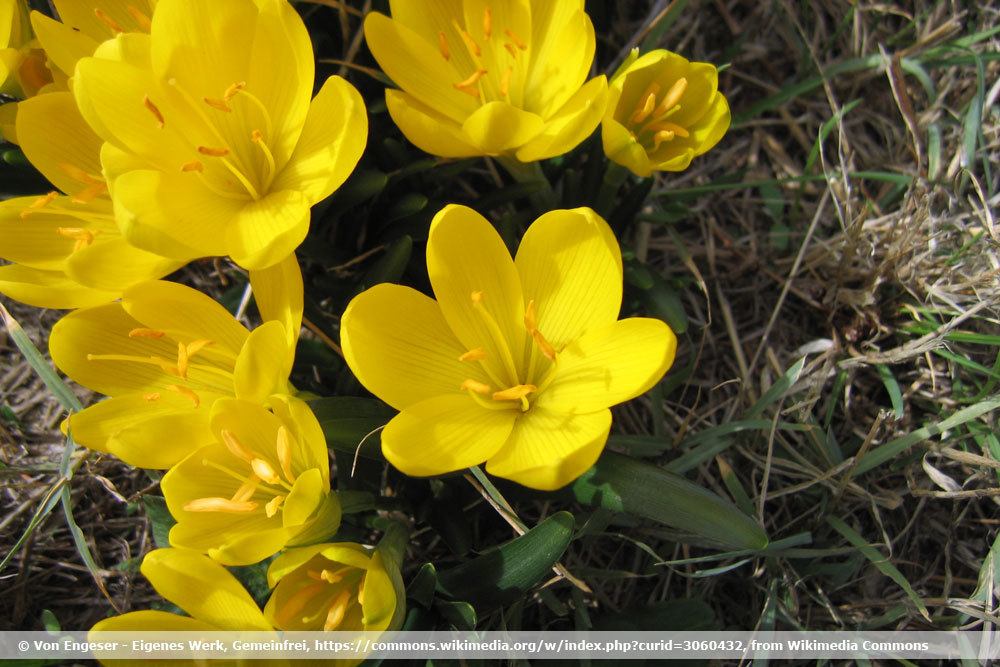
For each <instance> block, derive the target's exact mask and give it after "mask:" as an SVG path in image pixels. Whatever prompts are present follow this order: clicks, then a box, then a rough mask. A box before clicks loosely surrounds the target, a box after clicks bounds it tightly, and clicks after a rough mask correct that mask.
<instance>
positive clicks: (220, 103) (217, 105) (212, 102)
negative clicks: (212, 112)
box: [203, 97, 233, 113]
mask: <svg viewBox="0 0 1000 667" xmlns="http://www.w3.org/2000/svg"><path fill="white" fill-rule="evenodd" d="M203 99H204V100H205V104H207V105H208V106H210V107H212V108H213V109H218V110H219V111H224V112H225V113H232V112H233V108H232V107H231V106H229V105H228V104H226V101H225V100H217V99H215V98H214V97H205V98H203Z"/></svg>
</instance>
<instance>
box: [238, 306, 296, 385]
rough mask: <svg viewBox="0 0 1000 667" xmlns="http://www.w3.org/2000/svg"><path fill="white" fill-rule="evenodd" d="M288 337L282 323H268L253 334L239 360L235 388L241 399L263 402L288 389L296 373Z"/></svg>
mask: <svg viewBox="0 0 1000 667" xmlns="http://www.w3.org/2000/svg"><path fill="white" fill-rule="evenodd" d="M293 356H294V355H292V354H289V348H288V336H287V334H286V333H285V327H284V326H282V324H281V322H273V321H272V322H265V323H264V324H262V325H261V326H259V327H257V328H256V329H254V330H253V331H252V332H250V336H249V337H248V338H247V342H246V344H245V345H244V346H243V350H242V351H240V354H239V356H238V357H237V358H236V367H235V370H234V371H233V385H234V387H235V389H236V396H237V397H238V398H242V399H247V400H250V401H254V402H258V403H259V402H263V401H264V399H266V398H267V397H268V396H270V395H271V394H273V393H276V392H278V391H280V390H281V389H283V388H287V386H288V375H289V374H290V373H291V372H292V359H293Z"/></svg>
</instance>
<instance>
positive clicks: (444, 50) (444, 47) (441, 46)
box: [438, 30, 451, 60]
mask: <svg viewBox="0 0 1000 667" xmlns="http://www.w3.org/2000/svg"><path fill="white" fill-rule="evenodd" d="M438 50H440V51H441V57H442V58H444V59H445V60H451V49H449V48H448V38H447V37H445V36H444V31H443V30H442V31H441V32H439V33H438Z"/></svg>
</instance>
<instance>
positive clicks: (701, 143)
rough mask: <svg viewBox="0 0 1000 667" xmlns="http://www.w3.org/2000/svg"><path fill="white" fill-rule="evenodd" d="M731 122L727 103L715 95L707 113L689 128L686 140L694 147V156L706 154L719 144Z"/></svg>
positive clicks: (719, 95)
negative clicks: (689, 132) (689, 131)
mask: <svg viewBox="0 0 1000 667" xmlns="http://www.w3.org/2000/svg"><path fill="white" fill-rule="evenodd" d="M731 121H732V118H731V116H730V113H729V102H728V101H727V100H726V98H725V96H723V95H722V94H721V93H716V94H715V96H714V98H713V99H712V104H711V106H710V107H709V109H708V111H706V112H705V115H704V116H702V117H701V118H699V119H698V122H697V124H696V125H694V126H693V127H691V136H690V137H689V138H688V140H689V141H690V142H691V143H693V144H694V145H695V146H696V149H695V155H701V154H703V153H707V152H708V151H709V150H711V149H712V148H713V147H714V146H715V145H716V144H717V143H719V140H720V139H722V137H723V135H725V134H726V130H728V129H729V124H730V123H731Z"/></svg>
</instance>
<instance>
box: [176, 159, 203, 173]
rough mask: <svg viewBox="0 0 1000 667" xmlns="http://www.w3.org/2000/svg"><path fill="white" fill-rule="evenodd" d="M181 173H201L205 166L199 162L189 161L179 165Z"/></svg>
mask: <svg viewBox="0 0 1000 667" xmlns="http://www.w3.org/2000/svg"><path fill="white" fill-rule="evenodd" d="M181 171H197V172H202V171H205V165H204V164H202V163H201V160H191V161H190V162H185V163H184V164H182V165H181Z"/></svg>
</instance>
